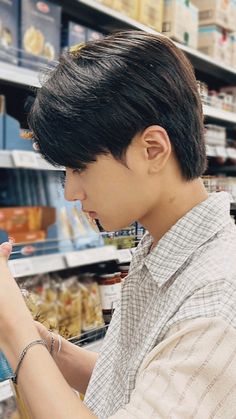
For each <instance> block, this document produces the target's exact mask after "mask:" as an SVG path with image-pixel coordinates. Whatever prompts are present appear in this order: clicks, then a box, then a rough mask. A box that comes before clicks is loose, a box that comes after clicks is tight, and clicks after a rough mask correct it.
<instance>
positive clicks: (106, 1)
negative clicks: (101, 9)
mask: <svg viewBox="0 0 236 419" xmlns="http://www.w3.org/2000/svg"><path fill="white" fill-rule="evenodd" d="M97 3H102V4H104V6H108V7H112V6H113V3H114V0H97Z"/></svg>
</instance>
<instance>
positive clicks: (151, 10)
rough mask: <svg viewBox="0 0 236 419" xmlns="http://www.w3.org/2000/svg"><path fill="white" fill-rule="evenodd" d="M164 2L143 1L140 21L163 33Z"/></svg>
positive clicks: (160, 0)
mask: <svg viewBox="0 0 236 419" xmlns="http://www.w3.org/2000/svg"><path fill="white" fill-rule="evenodd" d="M163 5H164V0H141V1H140V9H139V16H138V20H139V21H140V22H142V23H143V24H144V25H147V26H150V27H151V28H153V29H156V30H157V31H158V32H161V31H162V21H163Z"/></svg>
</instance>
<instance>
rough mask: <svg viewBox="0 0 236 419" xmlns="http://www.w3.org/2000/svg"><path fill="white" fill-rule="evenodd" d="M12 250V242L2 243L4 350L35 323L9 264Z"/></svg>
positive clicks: (0, 326)
mask: <svg viewBox="0 0 236 419" xmlns="http://www.w3.org/2000/svg"><path fill="white" fill-rule="evenodd" d="M11 251H12V243H11V242H5V243H3V244H1V245H0V347H1V348H2V349H3V350H4V349H6V350H8V349H10V348H12V346H13V342H14V339H15V338H16V337H17V338H18V337H19V335H21V331H22V330H23V329H24V328H25V327H27V326H30V325H31V326H32V323H33V320H32V317H31V314H30V312H29V310H28V309H27V307H26V304H25V302H24V299H23V297H22V295H21V292H20V289H19V287H18V285H17V284H16V282H15V280H14V278H13V276H12V274H11V272H10V270H9V268H8V265H7V262H8V258H9V256H10V254H11ZM13 335H14V336H13Z"/></svg>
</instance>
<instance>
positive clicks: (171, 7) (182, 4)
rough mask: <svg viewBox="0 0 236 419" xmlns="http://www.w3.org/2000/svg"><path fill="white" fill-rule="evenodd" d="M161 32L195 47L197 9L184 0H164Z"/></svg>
mask: <svg viewBox="0 0 236 419" xmlns="http://www.w3.org/2000/svg"><path fill="white" fill-rule="evenodd" d="M162 32H163V33H164V34H165V35H166V36H169V37H170V38H173V39H175V40H176V41H179V42H182V43H184V44H186V45H189V46H190V47H192V48H197V38H198V9H197V8H196V7H195V6H194V5H193V4H192V3H191V2H189V1H188V2H186V1H185V0H164V14H163V26H162Z"/></svg>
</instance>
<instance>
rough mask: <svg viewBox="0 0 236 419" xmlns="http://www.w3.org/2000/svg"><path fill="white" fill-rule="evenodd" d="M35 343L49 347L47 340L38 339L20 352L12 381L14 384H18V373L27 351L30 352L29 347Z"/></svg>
mask: <svg viewBox="0 0 236 419" xmlns="http://www.w3.org/2000/svg"><path fill="white" fill-rule="evenodd" d="M34 345H44V346H45V347H46V348H47V342H46V341H45V340H43V339H37V340H33V342H30V343H29V344H28V345H27V346H26V347H25V348H24V349H23V351H22V352H21V354H20V358H19V361H18V364H17V367H16V371H15V374H14V375H13V377H12V381H13V383H14V384H17V380H18V374H19V370H20V367H21V364H22V361H23V359H24V357H25V355H26V353H27V352H28V349H30V348H32V346H34Z"/></svg>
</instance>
